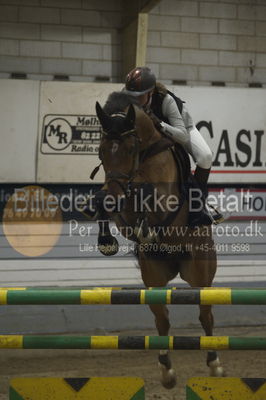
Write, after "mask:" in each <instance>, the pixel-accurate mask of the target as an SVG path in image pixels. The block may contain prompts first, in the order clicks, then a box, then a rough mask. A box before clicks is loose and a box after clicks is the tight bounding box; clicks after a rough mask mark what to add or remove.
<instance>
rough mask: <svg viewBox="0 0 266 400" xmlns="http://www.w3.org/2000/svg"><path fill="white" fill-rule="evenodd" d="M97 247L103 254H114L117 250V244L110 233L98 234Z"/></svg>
mask: <svg viewBox="0 0 266 400" xmlns="http://www.w3.org/2000/svg"><path fill="white" fill-rule="evenodd" d="M98 248H99V250H100V252H101V253H102V254H103V255H104V256H114V255H115V254H116V253H117V252H118V250H119V244H118V241H117V240H116V238H115V237H113V236H111V235H106V236H99V237H98Z"/></svg>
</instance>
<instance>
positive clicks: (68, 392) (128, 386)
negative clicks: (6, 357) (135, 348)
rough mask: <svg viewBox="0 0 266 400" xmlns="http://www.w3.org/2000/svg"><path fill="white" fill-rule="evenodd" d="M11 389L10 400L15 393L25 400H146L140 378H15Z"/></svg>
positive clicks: (142, 382) (11, 383) (11, 382)
mask: <svg viewBox="0 0 266 400" xmlns="http://www.w3.org/2000/svg"><path fill="white" fill-rule="evenodd" d="M10 385H11V388H12V390H11V392H10V393H11V397H10V400H13V398H12V393H14V399H17V398H21V399H24V400H47V399H49V400H51V399H53V400H88V399H90V400H118V399H119V400H131V399H132V400H133V399H136V400H144V381H143V379H141V378H137V377H108V378H106V377H103V378H98V377H93V378H14V379H12V380H11V381H10ZM141 389H143V392H142V390H141ZM138 392H139V393H138ZM15 396H16V397H15ZM18 396H19V397H18Z"/></svg>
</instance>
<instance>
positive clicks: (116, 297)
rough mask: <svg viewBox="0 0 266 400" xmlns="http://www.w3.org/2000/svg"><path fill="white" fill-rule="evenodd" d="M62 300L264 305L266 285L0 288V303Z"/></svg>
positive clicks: (79, 302) (67, 301) (116, 303)
mask: <svg viewBox="0 0 266 400" xmlns="http://www.w3.org/2000/svg"><path fill="white" fill-rule="evenodd" d="M61 304H73V305H74V304H83V305H93V304H94V305H95V304H112V305H118V304H128V305H130V304H201V305H214V304H222V305H226V304H231V305H233V304H243V305H255V304H257V305H265V304H266V289H230V288H196V289H154V288H153V289H152V290H149V289H138V290H135V289H131V290H126V289H125V290H119V289H118V290H116V289H108V288H106V289H98V290H94V289H31V290H23V289H4V288H2V289H0V305H61Z"/></svg>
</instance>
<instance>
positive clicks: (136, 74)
mask: <svg viewBox="0 0 266 400" xmlns="http://www.w3.org/2000/svg"><path fill="white" fill-rule="evenodd" d="M155 84H156V78H155V75H154V73H153V72H152V71H151V70H150V68H148V67H136V68H134V69H132V71H130V72H129V73H128V74H127V76H126V86H125V87H124V89H123V90H124V92H126V93H127V94H130V95H131V96H141V95H142V94H145V93H147V92H149V91H150V90H152V89H153V88H154V87H155Z"/></svg>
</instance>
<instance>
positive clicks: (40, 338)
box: [0, 335, 266, 350]
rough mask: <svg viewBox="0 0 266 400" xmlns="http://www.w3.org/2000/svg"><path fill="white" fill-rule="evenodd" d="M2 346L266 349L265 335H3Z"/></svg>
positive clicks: (123, 348) (37, 347) (0, 338)
mask: <svg viewBox="0 0 266 400" xmlns="http://www.w3.org/2000/svg"><path fill="white" fill-rule="evenodd" d="M0 349H94V350H99V349H100V350H107V349H108V350H154V349H169V350H266V337H232V336H195V337H193V336H192V337H189V336H188V337H187V336H64V335H60V336H57V335H0Z"/></svg>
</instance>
